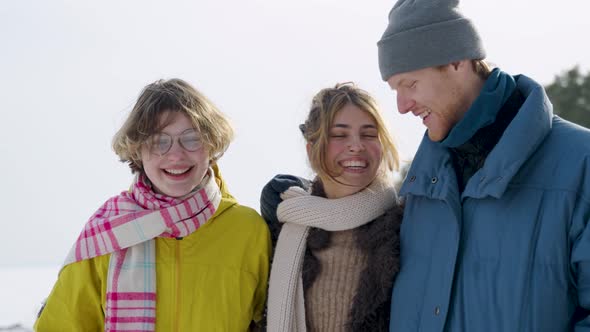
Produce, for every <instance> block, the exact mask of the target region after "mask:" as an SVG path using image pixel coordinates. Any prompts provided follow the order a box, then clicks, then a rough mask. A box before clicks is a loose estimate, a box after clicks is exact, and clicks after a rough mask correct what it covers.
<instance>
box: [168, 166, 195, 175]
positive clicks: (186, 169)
mask: <svg viewBox="0 0 590 332" xmlns="http://www.w3.org/2000/svg"><path fill="white" fill-rule="evenodd" d="M189 169H190V167H189V168H183V169H165V171H166V173H170V174H174V175H179V174H183V173H186V172H187V171H188V170H189Z"/></svg>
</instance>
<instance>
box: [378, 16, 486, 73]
mask: <svg viewBox="0 0 590 332" xmlns="http://www.w3.org/2000/svg"><path fill="white" fill-rule="evenodd" d="M377 47H378V50H379V70H380V71H381V78H382V79H383V80H384V81H387V80H388V79H389V78H390V77H391V76H393V75H395V74H399V73H404V72H409V71H414V70H418V69H423V68H427V67H434V66H440V65H446V64H449V63H452V62H455V61H461V60H472V59H484V58H485V56H486V54H485V50H484V48H483V44H482V42H481V39H480V38H479V35H478V33H477V31H476V29H475V26H474V25H473V24H472V23H471V21H470V20H469V19H466V18H457V19H454V20H451V21H443V22H439V23H435V24H429V25H426V26H421V27H418V28H415V29H411V30H405V31H401V32H398V33H394V34H392V35H389V36H383V38H382V39H381V40H380V41H379V42H378V43H377Z"/></svg>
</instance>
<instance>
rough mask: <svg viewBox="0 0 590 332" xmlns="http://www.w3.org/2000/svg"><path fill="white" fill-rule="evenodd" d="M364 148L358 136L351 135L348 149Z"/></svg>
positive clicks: (354, 150)
mask: <svg viewBox="0 0 590 332" xmlns="http://www.w3.org/2000/svg"><path fill="white" fill-rule="evenodd" d="M364 149H365V145H364V144H363V141H362V140H361V138H360V136H351V138H350V141H349V142H348V150H349V151H350V152H359V151H363V150H364Z"/></svg>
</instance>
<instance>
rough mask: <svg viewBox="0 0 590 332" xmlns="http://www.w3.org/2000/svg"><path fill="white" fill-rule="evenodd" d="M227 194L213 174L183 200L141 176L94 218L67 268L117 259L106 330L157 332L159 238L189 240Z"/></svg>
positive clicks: (110, 283) (109, 281) (111, 279)
mask: <svg viewBox="0 0 590 332" xmlns="http://www.w3.org/2000/svg"><path fill="white" fill-rule="evenodd" d="M220 202H221V192H220V190H219V187H218V186H217V183H216V182H215V175H214V173H213V171H212V170H209V173H208V176H206V177H205V179H204V180H203V183H202V187H201V188H200V189H199V190H197V191H195V192H193V193H192V195H191V196H189V197H184V198H182V199H178V198H172V197H168V196H164V195H160V194H156V193H154V192H153V190H152V189H151V186H150V185H149V184H148V183H146V180H145V179H144V176H138V177H137V178H136V180H135V182H134V184H133V186H132V188H131V190H130V191H129V192H127V191H126V192H122V193H121V194H120V195H118V196H115V197H113V198H111V199H109V200H108V201H107V202H106V203H105V204H104V205H103V206H102V207H100V208H99V209H98V211H97V212H96V213H95V214H94V215H93V216H92V217H91V218H90V220H89V221H88V223H86V226H85V227H84V229H83V230H82V233H81V234H80V236H79V237H78V240H77V241H76V243H75V244H74V246H73V247H72V249H71V250H70V253H69V254H68V257H67V258H66V260H65V263H64V266H65V265H68V264H71V263H73V262H77V261H81V260H84V259H89V258H93V257H97V256H101V255H105V254H109V253H110V254H111V258H110V262H109V272H108V277H107V300H106V301H107V302H106V315H105V316H106V317H105V331H111V332H116V331H137V332H139V331H154V330H155V322H156V248H155V241H152V239H154V238H156V237H184V236H187V235H189V234H191V233H192V232H194V231H196V230H197V229H198V228H199V227H200V226H202V225H203V224H204V223H205V222H207V220H209V219H210V218H211V216H213V214H214V213H215V211H216V209H217V207H218V206H219V203H220Z"/></svg>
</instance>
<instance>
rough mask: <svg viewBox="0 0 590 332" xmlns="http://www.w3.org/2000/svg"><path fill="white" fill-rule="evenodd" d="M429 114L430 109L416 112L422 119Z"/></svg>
mask: <svg viewBox="0 0 590 332" xmlns="http://www.w3.org/2000/svg"><path fill="white" fill-rule="evenodd" d="M429 115H430V110H426V111H424V112H422V113H420V114H418V116H419V117H420V119H422V120H424V118H426V117H427V116H429Z"/></svg>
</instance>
